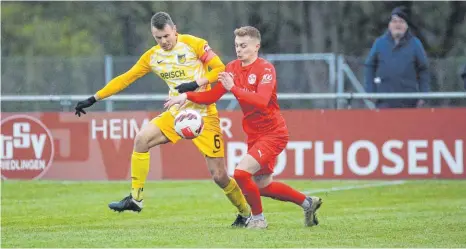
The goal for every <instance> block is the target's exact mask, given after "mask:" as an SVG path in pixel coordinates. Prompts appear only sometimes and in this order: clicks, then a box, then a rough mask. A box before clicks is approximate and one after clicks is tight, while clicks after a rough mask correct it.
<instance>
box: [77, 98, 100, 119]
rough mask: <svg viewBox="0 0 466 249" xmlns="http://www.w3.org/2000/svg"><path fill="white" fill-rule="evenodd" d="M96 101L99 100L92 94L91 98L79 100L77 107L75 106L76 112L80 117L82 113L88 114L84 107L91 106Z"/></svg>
mask: <svg viewBox="0 0 466 249" xmlns="http://www.w3.org/2000/svg"><path fill="white" fill-rule="evenodd" d="M95 102H97V100H96V99H95V97H94V96H92V97H90V98H88V99H86V100H83V101H79V102H78V103H77V104H76V107H75V108H74V109H75V110H76V112H75V113H74V114H75V115H78V117H81V113H82V114H86V111H84V108H88V107H89V106H91V105H93V104H94V103H95Z"/></svg>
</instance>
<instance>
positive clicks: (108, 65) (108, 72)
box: [104, 55, 113, 112]
mask: <svg viewBox="0 0 466 249" xmlns="http://www.w3.org/2000/svg"><path fill="white" fill-rule="evenodd" d="M104 63H105V83H104V84H107V83H108V82H110V81H111V80H112V78H113V57H112V56H111V55H106V56H105V60H104ZM105 111H106V112H112V111H113V101H112V100H110V99H107V100H105Z"/></svg>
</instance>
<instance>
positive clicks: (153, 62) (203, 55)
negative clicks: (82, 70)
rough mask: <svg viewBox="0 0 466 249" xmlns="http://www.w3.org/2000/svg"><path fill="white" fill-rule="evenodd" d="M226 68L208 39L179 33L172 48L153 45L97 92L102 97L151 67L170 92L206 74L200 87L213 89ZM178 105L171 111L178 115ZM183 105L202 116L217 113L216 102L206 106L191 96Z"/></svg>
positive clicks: (123, 86) (117, 90) (141, 74)
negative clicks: (213, 84)
mask: <svg viewBox="0 0 466 249" xmlns="http://www.w3.org/2000/svg"><path fill="white" fill-rule="evenodd" d="M209 67H210V68H211V70H210V71H209ZM224 70H225V65H224V64H223V63H222V61H221V60H220V58H219V57H218V56H217V55H216V54H215V53H214V52H213V51H212V49H211V48H210V47H209V45H208V43H207V41H206V40H204V39H201V38H198V37H195V36H192V35H182V34H178V38H177V42H176V45H175V46H174V47H173V48H172V49H171V50H169V51H165V50H163V49H162V48H161V47H160V46H159V45H157V46H154V47H152V48H151V49H149V50H148V51H146V52H145V53H144V54H143V55H142V56H141V58H140V59H139V60H138V62H137V63H136V64H135V65H134V66H133V67H132V68H131V69H130V70H129V71H127V72H126V73H124V74H122V75H120V76H118V77H116V78H114V79H113V80H111V81H110V82H109V83H108V84H107V85H106V86H105V87H104V88H102V89H101V90H100V91H98V92H97V96H98V97H99V99H104V98H107V97H109V96H111V95H113V94H115V93H117V92H119V91H121V90H123V89H124V88H126V87H127V86H129V85H130V84H131V83H133V82H134V81H135V80H136V79H138V78H140V77H142V76H144V75H146V74H147V73H149V72H150V71H152V72H154V73H155V74H157V75H158V76H159V77H160V78H162V79H163V80H164V81H165V82H166V83H167V85H168V88H169V95H170V96H177V95H179V93H178V91H177V90H176V89H175V87H176V86H178V85H180V84H182V83H188V82H193V81H195V80H196V79H200V78H204V77H205V78H207V79H208V81H209V83H208V84H206V85H203V86H200V87H199V88H198V89H197V90H196V91H207V90H209V89H210V84H211V83H213V82H216V81H217V78H218V74H219V73H220V72H222V71H224ZM177 109H178V106H177V105H176V106H172V107H171V108H170V110H169V111H170V112H171V114H172V115H174V116H175V115H176V114H177V113H178V112H179V111H178V110H177ZM183 109H194V110H197V111H199V112H200V113H201V115H202V116H206V115H212V114H216V113H217V108H216V106H215V104H212V105H208V106H206V105H201V104H196V103H193V102H191V101H189V100H187V101H186V103H185V104H184V105H183V106H181V107H180V110H183Z"/></svg>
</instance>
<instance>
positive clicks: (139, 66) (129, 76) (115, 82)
mask: <svg viewBox="0 0 466 249" xmlns="http://www.w3.org/2000/svg"><path fill="white" fill-rule="evenodd" d="M150 51H151V50H149V51H147V52H146V53H145V54H144V55H143V56H142V57H141V58H140V59H139V61H138V62H137V63H136V64H135V65H134V66H133V67H132V68H131V69H130V70H128V71H127V72H126V73H124V74H122V75H120V76H118V77H116V78H114V79H112V80H111V81H110V82H108V84H107V85H105V87H104V88H102V89H100V90H99V91H98V92H97V93H96V94H95V95H93V96H91V97H89V98H87V99H86V100H83V101H79V102H78V103H77V104H76V107H75V108H74V109H75V114H76V115H78V117H81V114H86V111H84V108H88V107H90V106H92V105H93V104H95V103H96V102H97V101H98V100H101V99H105V98H107V97H109V96H112V95H114V94H116V93H118V92H120V91H121V90H123V89H125V88H126V87H128V86H129V85H131V84H132V83H133V82H134V81H136V80H137V79H138V78H140V77H142V76H144V75H145V74H147V73H148V72H150V66H149V56H150V55H149V52H150Z"/></svg>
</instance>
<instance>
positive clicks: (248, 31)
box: [235, 26, 261, 42]
mask: <svg viewBox="0 0 466 249" xmlns="http://www.w3.org/2000/svg"><path fill="white" fill-rule="evenodd" d="M235 35H236V36H240V37H241V36H249V37H252V38H256V39H258V40H259V42H260V41H261V32H260V31H259V30H258V29H256V28H254V27H252V26H244V27H241V28H237V29H235Z"/></svg>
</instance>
